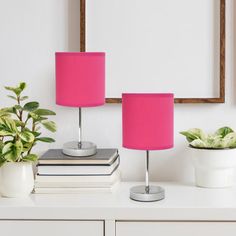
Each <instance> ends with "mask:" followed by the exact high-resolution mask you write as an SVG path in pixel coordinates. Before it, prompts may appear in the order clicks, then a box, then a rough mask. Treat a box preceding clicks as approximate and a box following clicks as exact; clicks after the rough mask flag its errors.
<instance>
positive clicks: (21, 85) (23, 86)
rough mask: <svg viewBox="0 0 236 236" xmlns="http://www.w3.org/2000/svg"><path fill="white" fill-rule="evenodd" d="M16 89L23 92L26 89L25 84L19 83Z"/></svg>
mask: <svg viewBox="0 0 236 236" xmlns="http://www.w3.org/2000/svg"><path fill="white" fill-rule="evenodd" d="M18 87H19V88H20V89H21V91H23V90H24V89H25V88H26V83H25V82H20V84H19V86H18Z"/></svg>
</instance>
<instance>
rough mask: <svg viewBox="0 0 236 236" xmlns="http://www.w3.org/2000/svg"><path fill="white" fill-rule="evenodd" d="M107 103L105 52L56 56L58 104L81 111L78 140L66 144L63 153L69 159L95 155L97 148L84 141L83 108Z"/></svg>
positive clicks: (63, 53)
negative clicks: (70, 157) (69, 157)
mask: <svg viewBox="0 0 236 236" xmlns="http://www.w3.org/2000/svg"><path fill="white" fill-rule="evenodd" d="M104 103H105V53H103V52H57V53H56V104H58V105H62V106H68V107H78V108H79V136H78V141H72V142H68V143H65V144H64V146H63V153H64V154H66V155H69V156H91V155H93V154H95V153H96V145H95V144H93V143H92V142H84V141H82V125H81V123H82V117H81V116H82V110H81V108H82V107H94V106H100V105H103V104H104Z"/></svg>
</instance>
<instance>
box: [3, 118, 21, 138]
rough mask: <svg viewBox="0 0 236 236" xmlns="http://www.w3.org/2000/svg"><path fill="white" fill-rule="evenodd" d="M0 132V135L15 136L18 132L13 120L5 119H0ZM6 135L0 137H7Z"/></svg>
mask: <svg viewBox="0 0 236 236" xmlns="http://www.w3.org/2000/svg"><path fill="white" fill-rule="evenodd" d="M0 131H1V132H2V133H5V132H6V133H8V134H16V133H17V132H18V130H17V128H16V124H15V122H14V120H12V119H11V118H6V117H5V118H4V117H2V118H0ZM8 134H1V135H8Z"/></svg>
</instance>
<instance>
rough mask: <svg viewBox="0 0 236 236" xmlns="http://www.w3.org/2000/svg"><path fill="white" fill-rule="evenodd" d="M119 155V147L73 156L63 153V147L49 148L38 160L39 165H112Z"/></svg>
mask: <svg viewBox="0 0 236 236" xmlns="http://www.w3.org/2000/svg"><path fill="white" fill-rule="evenodd" d="M117 156H118V149H115V148H103V149H97V153H96V154H95V155H92V156H87V157H73V156H67V155H65V154H63V153H62V149H49V150H48V151H46V152H45V153H44V154H43V155H42V156H41V157H40V158H39V160H38V164H39V165H111V164H112V163H113V162H114V161H115V160H116V158H117Z"/></svg>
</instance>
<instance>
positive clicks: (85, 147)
mask: <svg viewBox="0 0 236 236" xmlns="http://www.w3.org/2000/svg"><path fill="white" fill-rule="evenodd" d="M62 152H63V153H64V154H65V155H68V156H76V157H80V156H92V155H94V154H96V152H97V146H96V145H95V144H94V143H92V142H81V143H79V142H78V141H72V142H68V143H65V144H64V145H63V149H62Z"/></svg>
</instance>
